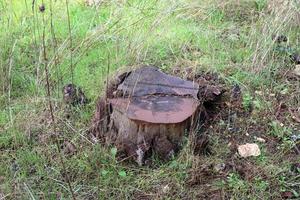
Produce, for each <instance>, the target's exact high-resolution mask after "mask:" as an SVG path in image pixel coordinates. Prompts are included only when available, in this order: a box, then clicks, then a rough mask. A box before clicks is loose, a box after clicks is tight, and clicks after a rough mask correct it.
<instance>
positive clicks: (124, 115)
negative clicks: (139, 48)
mask: <svg viewBox="0 0 300 200" xmlns="http://www.w3.org/2000/svg"><path fill="white" fill-rule="evenodd" d="M116 88H117V89H116V91H114V94H115V95H114V97H112V98H109V99H108V100H107V104H108V106H109V108H110V113H109V125H108V127H109V129H108V131H107V132H105V133H104V132H103V133H100V134H101V135H102V136H103V137H105V139H106V142H107V143H110V144H115V145H116V146H117V147H118V150H119V151H120V152H123V153H124V156H125V157H129V158H134V160H135V161H136V162H138V164H140V165H142V164H143V163H144V161H145V159H147V157H149V156H150V155H152V154H153V153H154V154H155V155H157V156H158V157H159V158H161V159H163V160H168V159H170V158H171V157H172V156H173V155H174V154H175V153H176V152H177V151H178V150H179V149H180V147H181V144H182V140H183V136H184V134H185V133H186V132H188V131H189V130H190V129H191V128H193V127H194V125H195V124H197V123H199V122H198V118H199V117H198V116H199V115H200V113H201V112H202V111H203V106H202V103H203V102H202V100H201V99H199V94H198V92H199V85H198V84H197V83H195V82H192V81H186V80H183V79H181V78H178V77H175V76H171V75H168V74H165V73H163V72H161V71H160V70H159V69H158V68H155V67H148V66H146V67H141V68H139V69H137V70H134V71H132V72H131V73H127V76H126V77H125V78H124V79H123V80H122V82H120V83H119V85H118V86H117V87H116ZM102 110H104V109H102ZM98 118H99V117H98ZM102 125H103V124H102ZM97 130H105V129H103V128H98V129H97Z"/></svg>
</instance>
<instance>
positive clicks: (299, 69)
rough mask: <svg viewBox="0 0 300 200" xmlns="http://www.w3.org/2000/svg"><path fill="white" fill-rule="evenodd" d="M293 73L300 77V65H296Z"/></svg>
mask: <svg viewBox="0 0 300 200" xmlns="http://www.w3.org/2000/svg"><path fill="white" fill-rule="evenodd" d="M293 74H295V75H297V76H299V77H300V65H296V67H295V69H294V70H293Z"/></svg>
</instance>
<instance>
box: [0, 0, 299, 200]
mask: <svg viewBox="0 0 300 200" xmlns="http://www.w3.org/2000/svg"><path fill="white" fill-rule="evenodd" d="M299 12H300V4H299V2H297V1H288V0H273V1H267V0H239V1H236V0H226V1H221V0H203V1H196V0H179V1H163V0H149V1H139V0H128V1H125V0H113V1H106V0H104V1H99V2H98V1H95V3H91V5H88V4H87V3H86V2H85V1H80V0H77V1H68V0H65V1H58V0H34V1H30V0H20V1H10V0H2V1H0V199H292V198H294V199H297V198H300V185H299V184H300V177H299V176H300V175H299V172H300V164H299V163H300V156H299V154H300V145H299V141H300V119H299V118H300V81H299V79H300V78H299V72H298V75H297V71H296V69H297V67H296V66H297V64H300V56H299V53H300V48H299V41H300V40H299V33H300V14H299ZM297 56H298V57H297ZM140 65H153V66H157V67H159V68H160V69H161V70H162V71H164V72H167V73H172V74H177V75H178V76H180V77H181V78H184V79H187V78H188V77H189V76H190V75H191V74H192V75H197V74H201V75H203V76H205V77H207V79H209V80H210V81H212V82H214V83H217V84H218V85H220V86H222V88H224V95H223V97H222V99H221V100H220V101H219V102H218V103H216V104H213V105H206V106H208V107H210V108H211V113H208V116H209V117H210V118H209V119H210V120H208V121H209V123H206V124H204V128H203V129H201V130H199V131H198V132H196V133H191V134H186V136H185V142H184V145H183V149H182V150H181V151H180V153H179V154H178V155H175V156H174V157H173V158H172V159H171V160H170V161H168V162H162V161H160V160H159V159H156V158H153V160H154V161H153V163H151V165H149V166H137V165H136V164H135V163H132V162H129V161H127V160H120V159H118V158H117V157H118V156H117V149H116V147H114V146H110V145H103V144H100V143H99V142H98V141H97V140H96V139H95V138H94V139H93V138H91V137H90V136H89V134H88V130H89V129H90V126H91V119H92V116H93V113H94V111H95V108H96V103H97V100H98V97H99V96H103V95H105V94H104V93H105V92H104V91H105V88H106V83H107V82H108V80H110V79H112V78H113V76H114V75H115V73H116V72H118V71H122V70H128V69H132V68H135V67H138V66H140ZM69 83H74V84H75V85H77V86H79V87H80V88H82V90H83V91H84V93H85V95H86V97H87V98H88V101H87V104H86V105H84V106H75V107H69V106H67V105H65V103H64V102H63V96H62V95H63V93H62V90H63V87H64V86H65V85H66V84H69ZM194 136H202V137H206V138H207V139H208V141H209V145H208V146H207V149H205V150H203V149H200V150H199V151H197V145H199V143H201V141H197V139H195V138H196V137H194ZM245 143H257V144H258V145H259V147H260V150H261V155H260V156H258V157H249V158H241V157H240V156H239V155H238V154H237V146H238V145H240V144H245ZM200 146H201V144H200Z"/></svg>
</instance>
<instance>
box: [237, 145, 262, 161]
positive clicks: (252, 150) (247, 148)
mask: <svg viewBox="0 0 300 200" xmlns="http://www.w3.org/2000/svg"><path fill="white" fill-rule="evenodd" d="M238 152H239V155H240V156H241V157H243V158H247V157H250V156H255V157H256V156H259V155H260V149H259V146H258V145H257V144H255V143H253V144H249V143H247V144H244V145H239V146H238Z"/></svg>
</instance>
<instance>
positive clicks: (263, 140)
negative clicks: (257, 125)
mask: <svg viewBox="0 0 300 200" xmlns="http://www.w3.org/2000/svg"><path fill="white" fill-rule="evenodd" d="M256 140H257V141H258V142H262V143H265V142H266V140H265V139H264V138H261V137H258V138H256Z"/></svg>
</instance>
